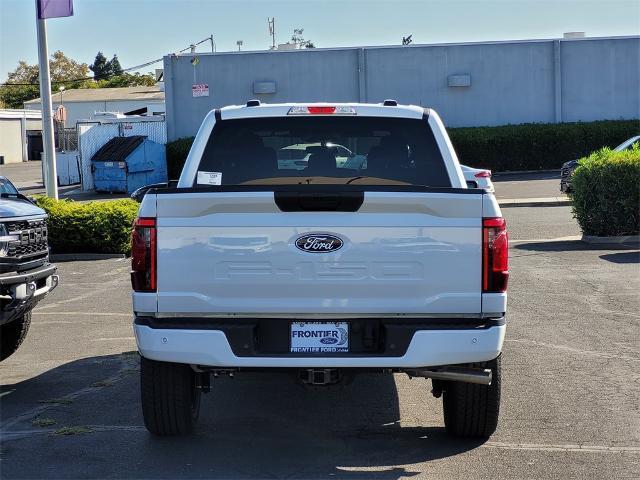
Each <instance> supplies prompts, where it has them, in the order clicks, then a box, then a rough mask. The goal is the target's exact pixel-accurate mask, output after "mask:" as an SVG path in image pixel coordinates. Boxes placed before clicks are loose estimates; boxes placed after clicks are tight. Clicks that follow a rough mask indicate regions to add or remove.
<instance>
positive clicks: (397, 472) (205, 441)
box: [0, 355, 481, 480]
mask: <svg viewBox="0 0 640 480" xmlns="http://www.w3.org/2000/svg"><path fill="white" fill-rule="evenodd" d="M137 365H138V363H137V359H136V358H135V357H134V356H133V355H113V356H106V357H93V358H87V359H82V360H77V361H74V362H72V363H69V364H66V365H62V366H60V367H57V368H54V369H52V370H49V371H47V372H45V373H43V374H41V375H38V376H36V377H34V378H31V379H29V380H25V381H24V382H20V383H17V384H15V385H11V386H7V387H3V391H4V392H10V394H8V395H4V396H2V398H1V404H0V406H1V407H2V425H3V428H2V433H3V435H6V438H8V440H7V439H5V441H4V442H3V443H4V446H3V455H2V464H3V476H6V478H9V477H10V478H52V477H56V478H80V477H82V478H89V477H100V478H123V477H127V478H141V477H145V478H225V479H226V478H247V477H257V478H266V477H272V478H279V477H286V476H292V477H296V478H299V477H303V478H309V477H314V478H317V477H332V478H347V479H361V478H362V479H364V478H367V479H368V478H373V479H385V480H387V479H388V480H395V479H399V478H401V477H410V476H414V475H417V474H419V473H420V472H421V470H423V466H422V467H420V468H418V467H417V466H416V468H415V469H412V468H411V467H410V465H411V464H416V463H422V462H426V461H430V460H437V459H442V458H446V457H449V456H453V455H457V454H460V453H463V452H466V451H469V450H472V449H474V448H476V447H478V446H479V445H480V444H481V442H470V441H461V440H456V439H451V438H449V437H448V436H447V435H446V434H445V432H444V429H443V428H440V427H429V426H425V427H414V426H410V427H403V426H401V424H400V407H399V403H398V392H397V389H396V384H395V381H394V377H393V375H382V374H362V375H359V376H357V377H356V378H355V380H354V381H353V383H351V384H349V385H344V386H336V387H331V388H322V389H313V390H311V389H306V388H304V387H302V386H300V385H299V384H297V383H295V382H294V381H293V378H292V376H290V375H288V374H284V373H263V374H257V373H242V372H241V373H239V374H237V375H236V378H234V379H230V378H218V379H216V380H214V382H213V391H212V392H211V393H209V394H208V395H206V396H203V401H202V410H201V417H200V422H199V424H198V426H197V428H196V431H195V433H194V434H193V435H191V436H188V437H179V438H158V437H153V436H152V435H150V434H149V433H148V432H147V431H146V430H145V429H144V427H143V426H142V425H143V422H142V412H141V410H140V404H139V393H138V392H139V390H138V389H139V384H138V371H137ZM132 366H133V368H132ZM109 379H110V380H109ZM417 381H419V380H417V379H416V380H414V381H413V382H417ZM413 382H412V383H411V385H412V387H413V385H416V384H415V383H413ZM92 385H93V386H92ZM96 385H97V386H96ZM417 385H418V386H419V388H420V390H422V389H424V393H422V392H420V394H419V398H421V399H424V400H425V402H424V404H422V403H421V404H419V405H416V406H414V407H413V408H415V409H423V408H424V409H427V408H429V405H434V404H435V405H437V407H438V408H441V406H440V405H438V404H437V403H436V402H433V401H429V402H427V399H429V396H430V393H429V390H430V386H431V385H430V383H429V382H427V381H424V382H423V384H417ZM74 392H75V393H74ZM77 392H81V393H80V394H78V393H77ZM65 395H66V396H67V397H64V396H65ZM74 395H75V396H74ZM54 397H55V398H58V399H59V398H60V397H63V398H71V402H69V403H62V404H52V405H50V407H47V410H46V411H44V412H42V411H40V412H38V414H37V415H38V416H41V417H48V418H53V419H55V420H56V426H55V427H50V428H49V431H43V430H42V429H41V428H39V427H37V426H33V425H32V420H33V417H34V415H29V413H30V412H33V410H34V406H36V407H37V406H38V405H40V406H41V405H42V404H40V403H38V401H39V400H41V399H47V398H54ZM40 408H41V407H40ZM405 409H406V406H405ZM405 411H406V410H405ZM408 412H409V413H408V415H410V416H411V417H418V418H419V417H420V416H422V415H420V414H419V413H420V412H416V413H415V414H414V413H413V411H412V409H410V410H409V411H408ZM438 414H439V415H440V412H438ZM408 420H409V421H410V420H411V419H406V420H405V424H406V423H409V422H408ZM59 426H71V427H73V426H86V427H88V428H89V430H90V431H89V432H88V433H82V434H78V435H71V436H62V435H57V434H55V433H53V432H54V430H55V429H57V428H59ZM15 432H17V435H16V433H15ZM20 432H26V433H25V434H24V435H23V436H20V435H21V433H20ZM36 451H37V452H39V453H38V455H39V459H38V461H37V462H33V461H32V460H31V459H32V456H33V452H36Z"/></svg>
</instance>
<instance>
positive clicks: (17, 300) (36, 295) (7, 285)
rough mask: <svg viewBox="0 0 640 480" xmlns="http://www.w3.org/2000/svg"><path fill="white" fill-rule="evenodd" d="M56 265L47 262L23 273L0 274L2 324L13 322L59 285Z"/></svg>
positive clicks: (0, 317) (0, 315) (0, 316)
mask: <svg viewBox="0 0 640 480" xmlns="http://www.w3.org/2000/svg"><path fill="white" fill-rule="evenodd" d="M56 270H57V268H56V266H55V265H51V264H45V265H43V266H41V267H39V268H36V269H33V270H29V271H27V272H23V273H10V274H4V275H0V325H2V324H5V323H8V322H11V321H13V320H15V319H17V318H19V317H21V316H22V315H24V314H25V313H27V312H28V311H29V310H31V309H33V307H35V305H36V304H37V303H38V302H39V301H40V300H42V299H43V298H44V297H45V295H47V293H49V292H50V291H52V290H53V289H54V288H56V287H57V286H58V275H56V274H55V273H56Z"/></svg>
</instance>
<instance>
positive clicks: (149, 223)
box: [131, 218, 156, 292]
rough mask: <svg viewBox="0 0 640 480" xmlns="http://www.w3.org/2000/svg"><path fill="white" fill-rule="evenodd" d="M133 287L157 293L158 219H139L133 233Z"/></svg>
mask: <svg viewBox="0 0 640 480" xmlns="http://www.w3.org/2000/svg"><path fill="white" fill-rule="evenodd" d="M131 286H132V287H133V289H134V290H135V291H136V292H155V291H156V219H155V218H137V219H136V220H135V222H134V223H133V232H132V233H131Z"/></svg>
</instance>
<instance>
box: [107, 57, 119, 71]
mask: <svg viewBox="0 0 640 480" xmlns="http://www.w3.org/2000/svg"><path fill="white" fill-rule="evenodd" d="M108 66H109V73H110V74H111V75H122V66H121V65H120V60H118V56H117V55H115V54H114V55H113V58H112V59H111V60H110V61H109V63H108Z"/></svg>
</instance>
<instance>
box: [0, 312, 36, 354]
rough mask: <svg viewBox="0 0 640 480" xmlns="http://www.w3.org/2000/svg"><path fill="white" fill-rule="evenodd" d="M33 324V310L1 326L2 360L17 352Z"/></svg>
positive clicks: (0, 352)
mask: <svg viewBox="0 0 640 480" xmlns="http://www.w3.org/2000/svg"><path fill="white" fill-rule="evenodd" d="M29 325H31V312H27V313H25V314H24V315H23V316H22V317H20V318H18V319H17V320H13V321H12V322H9V323H6V324H4V325H2V326H0V362H1V361H2V360H4V359H6V358H8V357H10V356H11V355H13V353H15V351H16V350H18V347H19V346H20V345H21V344H22V342H23V341H24V338H25V337H26V336H27V332H28V331H29Z"/></svg>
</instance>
